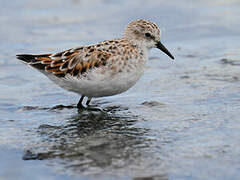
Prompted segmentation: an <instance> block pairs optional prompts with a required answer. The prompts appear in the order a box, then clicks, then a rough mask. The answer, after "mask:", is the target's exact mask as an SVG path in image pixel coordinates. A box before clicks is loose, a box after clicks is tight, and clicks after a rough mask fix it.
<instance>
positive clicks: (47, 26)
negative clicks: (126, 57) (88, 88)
mask: <svg viewBox="0 0 240 180" xmlns="http://www.w3.org/2000/svg"><path fill="white" fill-rule="evenodd" d="M2 4H3V5H2V6H0V14H1V16H0V23H1V25H2V26H1V28H0V40H1V42H2V43H1V44H0V49H1V54H0V69H1V70H0V113H1V116H0V122H1V125H0V157H1V162H0V179H1V180H2V179H32V177H34V179H69V178H71V179H134V180H146V179H151V180H156V179H161V180H165V179H239V178H240V171H239V168H240V158H239V157H240V138H239V137H240V136H239V132H240V131H239V130H240V119H239V116H240V111H239V110H240V101H239V100H240V95H239V90H240V83H239V82H240V81H239V80H240V71H239V68H240V52H239V49H240V45H239V42H240V36H239V35H240V34H239V28H240V21H239V8H240V3H239V2H238V1H237V0H229V1H219V0H212V1H207V0H204V1H198V2H191V1H188V0H185V1H181V3H180V2H179V1H171V2H166V1H153V0H150V1H143V0H141V1H106V0H105V1H103V0H93V1H90V2H89V1H87V0H82V1H80V0H72V1H57V0H52V1H45V0H42V1H41V2H40V1H39V2H34V1H27V0H23V1H16V0H15V1H7V0H3V1H2ZM143 5H144V6H143ZM138 18H146V19H151V20H153V21H155V22H156V23H157V24H159V25H160V27H161V29H162V41H163V43H164V44H165V46H166V47H168V49H169V50H170V51H171V52H172V54H173V55H174V56H175V58H176V61H174V62H173V61H171V60H170V59H169V58H168V57H167V56H166V55H164V54H163V53H162V52H159V51H158V50H152V52H151V55H150V61H149V63H148V66H147V68H146V71H145V75H144V77H143V78H142V79H141V80H140V81H139V82H138V83H137V84H136V85H135V86H134V87H133V88H132V89H130V90H129V91H127V92H126V93H123V94H121V95H117V96H113V97H107V98H100V99H95V100H93V104H95V105H97V106H99V107H101V108H102V109H105V112H88V111H83V112H79V111H78V110H77V109H76V108H75V107H74V106H75V103H76V102H77V101H78V98H79V97H78V96H77V95H75V94H72V93H70V92H66V91H64V90H62V89H60V88H58V87H57V86H56V85H54V84H53V83H52V82H51V81H49V80H48V79H47V78H46V77H44V75H42V74H41V73H39V72H37V71H36V70H34V69H31V68H28V67H27V66H25V65H23V64H21V63H20V62H19V61H17V60H16V59H15V54H17V53H23V52H24V53H44V52H56V51H60V50H64V49H68V48H69V47H74V46H79V45H81V44H90V43H95V42H97V41H102V40H105V39H111V38H115V37H119V36H121V33H122V31H123V27H125V26H126V24H127V23H128V22H129V21H131V20H134V19H138Z"/></svg>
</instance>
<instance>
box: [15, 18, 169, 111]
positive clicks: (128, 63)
mask: <svg viewBox="0 0 240 180" xmlns="http://www.w3.org/2000/svg"><path fill="white" fill-rule="evenodd" d="M159 43H160V29H159V28H158V27H157V25H156V24H155V23H153V22H151V21H147V20H137V21H133V22H131V23H130V24H129V25H128V26H127V28H126V30H125V33H124V36H123V37H122V38H120V39H114V40H110V41H103V42H100V43H98V44H94V45H88V46H81V47H77V48H72V49H68V50H66V51H63V52H60V53H55V54H42V55H28V54H21V55H17V58H18V59H20V60H22V61H23V62H25V63H27V64H28V65H30V66H32V67H34V68H36V69H38V70H39V71H41V72H42V73H44V74H45V75H46V76H47V77H49V78H50V79H51V80H52V81H54V82H55V83H56V84H58V85H59V86H60V87H62V88H64V89H66V90H69V91H73V92H76V93H78V94H81V95H82V97H84V96H87V97H88V98H89V99H91V98H92V97H103V96H111V95H115V94H119V93H122V92H124V91H126V90H128V89H129V88H130V87H132V86H133V85H134V84H135V83H136V82H137V80H138V79H139V78H140V77H141V76H142V74H143V72H144V67H145V64H146V62H147V59H148V51H149V50H150V49H151V48H153V47H157V48H160V49H161V48H163V49H161V50H163V51H164V52H165V53H166V54H168V55H169V56H170V57H171V58H173V56H172V55H171V54H170V53H169V52H168V51H167V49H166V48H165V47H164V46H163V45H162V44H161V43H160V46H161V47H158V46H159ZM162 46H163V47H162ZM164 48H165V49H164ZM82 100H83V98H81V100H80V102H79V104H78V107H82V106H81V103H82ZM89 102H90V101H88V103H87V104H89Z"/></svg>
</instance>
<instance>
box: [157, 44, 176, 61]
mask: <svg viewBox="0 0 240 180" xmlns="http://www.w3.org/2000/svg"><path fill="white" fill-rule="evenodd" d="M156 46H157V48H158V49H160V50H161V51H163V52H164V53H166V54H167V55H168V56H169V57H170V58H172V59H174V57H173V55H172V54H171V53H170V52H169V51H168V50H167V48H165V46H164V45H163V44H162V43H161V42H160V41H159V42H158V43H157V44H156Z"/></svg>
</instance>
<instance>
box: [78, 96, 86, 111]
mask: <svg viewBox="0 0 240 180" xmlns="http://www.w3.org/2000/svg"><path fill="white" fill-rule="evenodd" d="M84 97H85V96H84V95H82V97H81V98H80V100H79V101H78V104H77V108H78V109H83V108H84V106H83V105H82V101H83V99H84Z"/></svg>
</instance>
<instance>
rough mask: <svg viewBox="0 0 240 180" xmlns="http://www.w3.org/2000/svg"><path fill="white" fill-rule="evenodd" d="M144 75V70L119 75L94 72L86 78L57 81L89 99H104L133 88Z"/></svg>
mask: <svg viewBox="0 0 240 180" xmlns="http://www.w3.org/2000/svg"><path fill="white" fill-rule="evenodd" d="M142 75H143V70H139V69H134V70H132V71H129V72H127V71H123V72H118V73H117V74H114V75H113V74H111V73H110V72H109V73H105V74H96V72H92V75H91V74H89V75H88V76H87V77H86V78H80V79H77V78H71V77H69V78H67V79H63V80H61V81H59V80H58V81H55V80H54V79H52V78H50V79H51V80H53V81H54V82H55V83H57V84H58V85H59V86H60V87H62V88H64V89H66V90H69V91H73V92H75V93H78V94H81V95H85V96H88V97H103V96H112V95H116V94H120V93H122V92H124V91H126V90H128V89H129V88H131V87H132V86H133V85H134V84H136V82H137V81H138V80H139V78H140V77H141V76H142Z"/></svg>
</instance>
